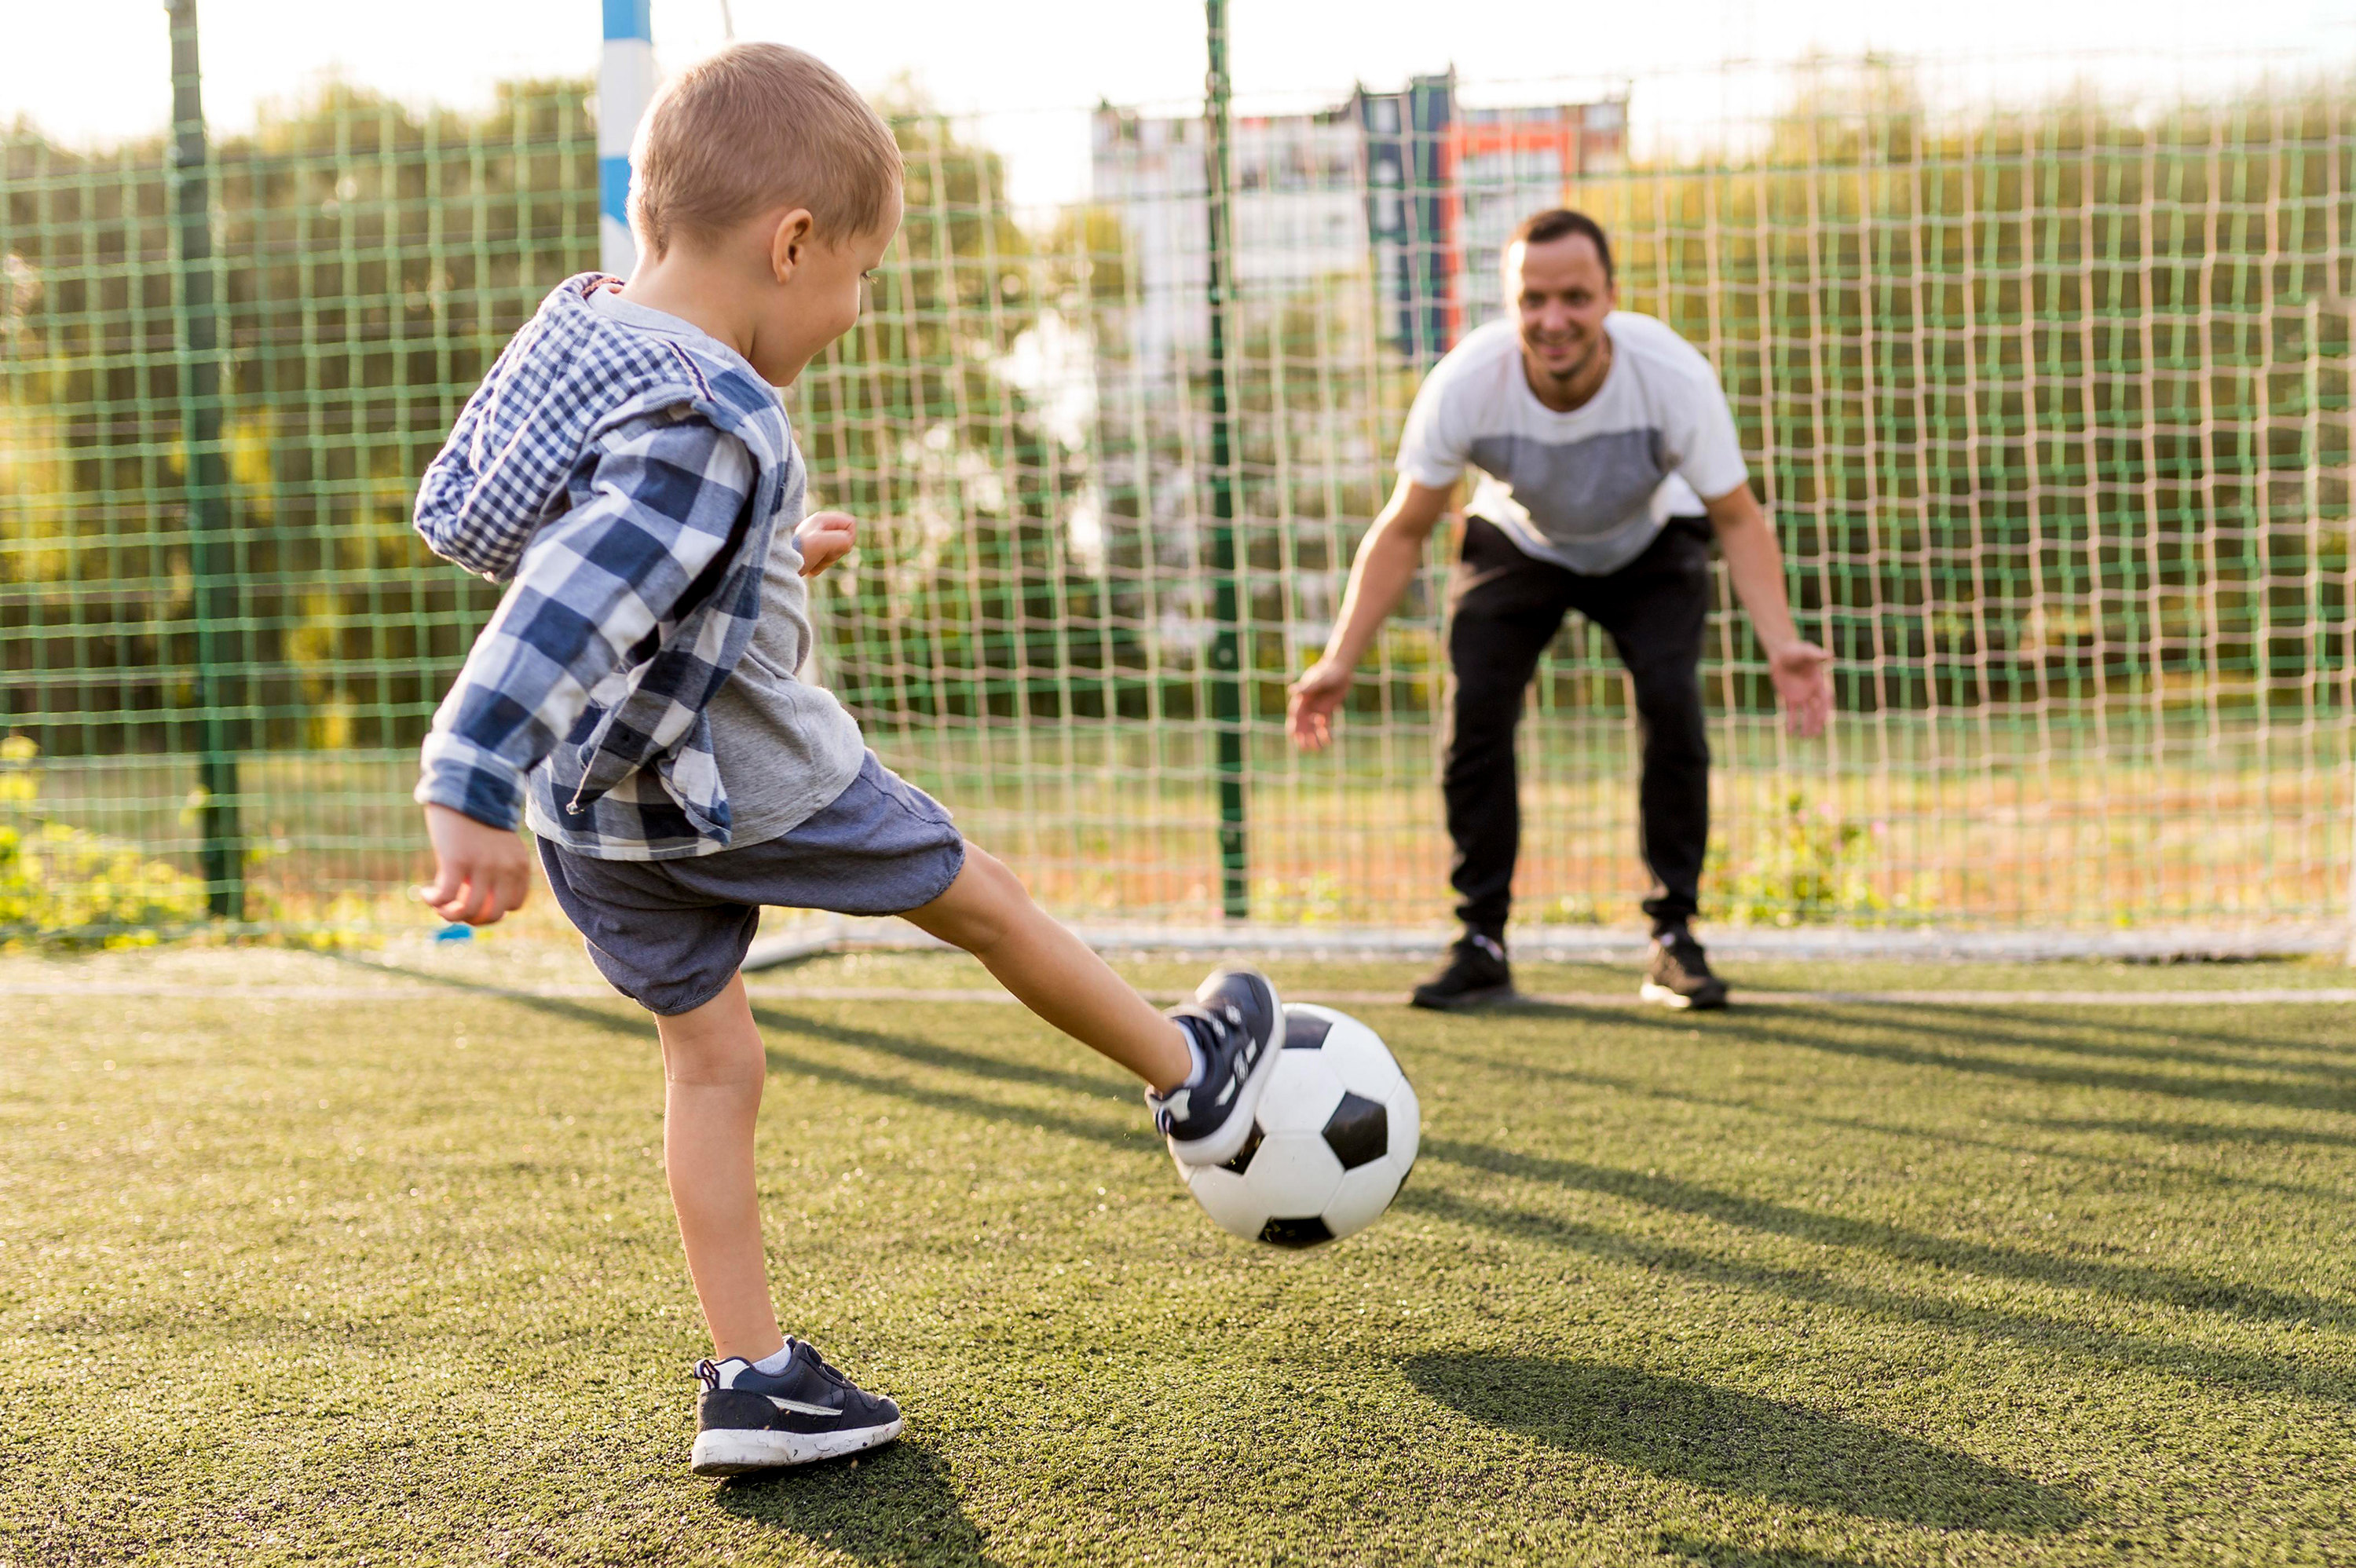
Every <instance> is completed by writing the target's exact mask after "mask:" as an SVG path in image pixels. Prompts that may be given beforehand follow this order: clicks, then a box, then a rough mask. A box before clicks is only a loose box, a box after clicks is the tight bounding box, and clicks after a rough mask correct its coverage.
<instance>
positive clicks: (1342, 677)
mask: <svg viewBox="0 0 2356 1568" xmlns="http://www.w3.org/2000/svg"><path fill="white" fill-rule="evenodd" d="M1452 488H1453V487H1452V486H1450V487H1447V488H1440V487H1435V486H1433V485H1419V484H1417V483H1416V482H1415V481H1414V480H1412V479H1408V478H1405V477H1402V478H1401V479H1400V480H1399V482H1398V489H1396V490H1394V491H1392V492H1391V498H1390V502H1389V504H1388V505H1387V506H1386V507H1383V509H1382V514H1381V516H1379V517H1376V519H1375V526H1374V527H1373V528H1368V529H1367V530H1366V537H1365V539H1360V540H1359V541H1358V555H1357V559H1356V560H1353V561H1352V562H1351V563H1350V586H1349V590H1348V592H1345V593H1344V594H1343V595H1342V612H1341V613H1340V614H1339V615H1337V616H1335V617H1334V621H1333V635H1332V636H1329V637H1327V638H1326V639H1325V653H1324V656H1323V657H1321V658H1320V659H1319V660H1318V661H1317V662H1316V663H1315V664H1313V665H1311V666H1310V667H1309V668H1308V670H1307V672H1306V673H1304V674H1303V675H1302V676H1301V678H1300V679H1299V680H1296V681H1294V682H1293V683H1292V688H1291V698H1290V711H1289V712H1288V714H1287V716H1286V723H1287V726H1288V727H1289V728H1290V731H1291V732H1292V743H1293V744H1294V745H1296V746H1299V747H1301V748H1302V749H1303V750H1304V751H1311V752H1322V751H1323V750H1324V749H1325V747H1326V745H1327V744H1328V743H1329V742H1331V741H1333V710H1334V709H1337V708H1339V707H1341V706H1342V699H1344V698H1346V697H1348V696H1349V695H1350V676H1351V672H1352V671H1354V670H1355V669H1356V668H1357V667H1358V661H1359V660H1360V659H1362V658H1364V657H1365V653H1366V650H1367V649H1368V648H1369V647H1371V646H1373V645H1374V641H1375V634H1376V632H1379V631H1381V630H1382V626H1383V622H1384V621H1385V620H1386V619H1387V618H1388V617H1389V615H1390V613H1391V612H1392V611H1393V610H1396V609H1398V603H1399V601H1400V600H1401V599H1402V598H1404V597H1406V595H1407V590H1408V584H1409V583H1410V582H1413V581H1415V574H1416V573H1417V572H1418V571H1421V570H1422V569H1423V550H1424V545H1425V544H1426V542H1427V541H1428V540H1430V538H1431V530H1432V529H1433V528H1435V527H1437V526H1438V524H1439V522H1440V517H1441V516H1442V515H1443V514H1444V513H1445V512H1446V511H1447V510H1448V497H1449V496H1450V494H1451V490H1452Z"/></svg>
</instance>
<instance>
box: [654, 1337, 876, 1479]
mask: <svg viewBox="0 0 2356 1568" xmlns="http://www.w3.org/2000/svg"><path fill="white" fill-rule="evenodd" d="M786 1348H787V1349H788V1350H790V1351H791V1352H792V1356H791V1358H790V1359H789V1360H787V1362H786V1370H785V1371H781V1372H765V1371H761V1369H760V1368H758V1367H756V1366H755V1365H754V1364H753V1363H752V1362H750V1361H748V1360H744V1358H743V1357H742V1356H731V1357H729V1358H728V1359H727V1360H724V1361H717V1362H714V1361H698V1362H696V1363H695V1376H696V1379H697V1381H700V1382H701V1383H702V1384H703V1398H702V1400H701V1406H700V1408H699V1409H698V1411H697V1413H696V1427H697V1430H696V1434H695V1455H694V1457H693V1458H692V1459H691V1461H690V1467H691V1468H692V1469H693V1470H694V1471H695V1473H696V1474H697V1475H699V1476H734V1475H736V1474H738V1473H739V1472H741V1471H744V1470H767V1469H774V1468H776V1467H777V1466H780V1465H807V1464H809V1463H810V1462H811V1461H812V1460H814V1459H835V1458H840V1457H841V1456H843V1455H845V1454H856V1453H858V1452H860V1451H861V1450H862V1449H866V1448H873V1447H875V1446H876V1445H879V1444H883V1443H889V1442H891V1441H892V1439H894V1437H897V1436H899V1435H900V1407H899V1406H898V1405H896V1404H894V1403H892V1402H891V1401H890V1400H888V1399H884V1398H883V1397H882V1396H881V1395H878V1394H872V1393H869V1392H866V1391H865V1390H863V1389H862V1388H860V1387H858V1386H857V1385H856V1384H854V1383H853V1382H852V1381H851V1380H850V1379H849V1378H846V1377H844V1376H843V1375H842V1374H841V1372H838V1371H835V1370H834V1369H833V1368H832V1367H830V1366H828V1365H827V1364H826V1358H824V1357H823V1356H820V1355H819V1353H818V1349H817V1348H816V1347H815V1346H813V1345H811V1344H810V1343H809V1341H808V1340H806V1339H787V1341H786Z"/></svg>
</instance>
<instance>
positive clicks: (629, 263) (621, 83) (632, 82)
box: [597, 0, 734, 278]
mask: <svg viewBox="0 0 2356 1568" xmlns="http://www.w3.org/2000/svg"><path fill="white" fill-rule="evenodd" d="M603 3H604V5H605V53H604V54H603V56H601V57H600V59H599V60H598V64H597V269H598V271H600V272H611V273H613V274H614V276H616V277H617V278H626V277H628V276H629V275H630V270H631V269H632V268H633V267H635V266H637V263H638V245H637V240H634V239H632V238H631V236H630V218H629V210H628V204H629V199H630V139H631V137H633V136H634V135H636V134H637V129H638V118H639V116H641V115H643V114H644V113H646V112H647V104H648V101H649V100H651V99H652V98H653V97H654V92H655V45H654V36H655V35H654V18H653V16H652V11H653V5H654V0H603ZM731 31H734V28H733V27H732V28H731Z"/></svg>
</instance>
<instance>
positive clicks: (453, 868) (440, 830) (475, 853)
mask: <svg viewBox="0 0 2356 1568" xmlns="http://www.w3.org/2000/svg"><path fill="white" fill-rule="evenodd" d="M425 836H426V837H428V838H429V839H431V840H433V843H434V885H433V886H432V887H430V888H420V889H418V890H417V896H418V897H419V898H421V899H423V901H425V902H426V904H427V905H428V906H429V907H431V908H432V909H433V911H434V913H436V914H438V915H440V916H441V917H442V918H443V919H444V920H448V921H455V922H457V923H460V924H462V925H489V924H491V923H493V922H495V921H497V920H498V918H499V917H500V916H501V915H504V914H509V913H511V912H514V911H516V910H519V909H521V908H523V901H524V899H525V897H526V895H528V894H529V893H530V891H531V851H530V850H529V849H526V848H524V846H523V840H522V839H521V838H519V837H517V836H516V835H515V834H514V833H512V832H509V831H508V830H506V829H504V828H498V827H490V826H488V825H487V824H486V823H481V822H477V821H476V820H475V819H474V818H473V817H471V816H466V814H464V813H463V812H456V811H453V810H451V809H450V808H449V807H448V806H446V805H429V806H427V807H426V808H425Z"/></svg>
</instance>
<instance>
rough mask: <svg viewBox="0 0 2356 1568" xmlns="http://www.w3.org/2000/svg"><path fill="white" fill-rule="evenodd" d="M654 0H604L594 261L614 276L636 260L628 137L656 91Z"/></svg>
mask: <svg viewBox="0 0 2356 1568" xmlns="http://www.w3.org/2000/svg"><path fill="white" fill-rule="evenodd" d="M653 3H654V0H605V58H604V59H602V60H601V61H600V62H599V63H598V67H597V264H598V267H599V268H600V270H602V271H604V272H611V273H613V274H614V275H615V276H616V277H617V278H626V277H628V276H629V275H630V269H631V268H632V267H635V266H636V265H637V261H638V247H637V241H636V240H632V239H631V238H630V219H629V212H628V207H627V204H628V201H629V198H630V138H631V137H632V136H634V135H636V134H637V129H638V120H639V118H640V117H641V116H642V115H644V114H645V113H646V112H647V104H648V101H650V100H651V99H652V98H653V97H654V95H655V39H654V24H653V20H652V18H651V16H650V15H649V13H650V11H651V8H652V6H653Z"/></svg>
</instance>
